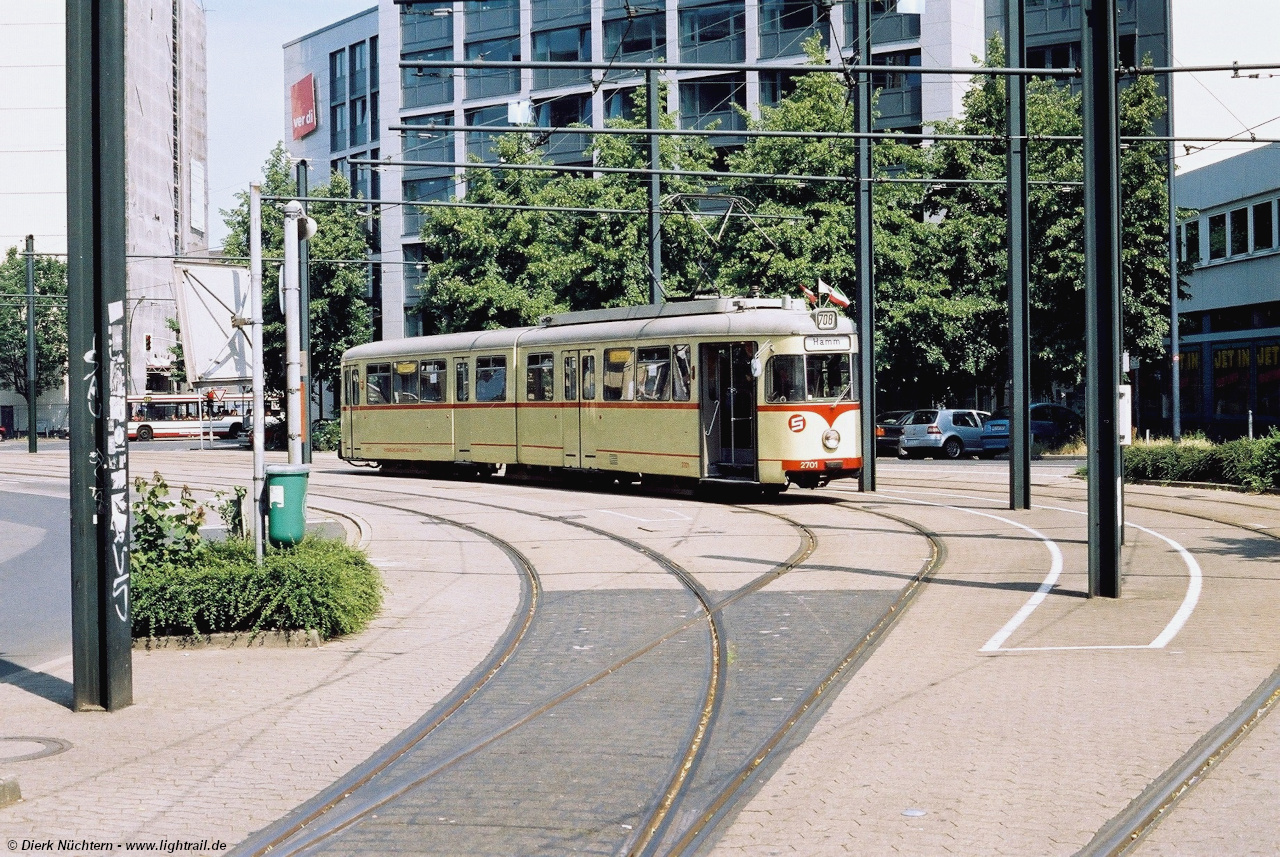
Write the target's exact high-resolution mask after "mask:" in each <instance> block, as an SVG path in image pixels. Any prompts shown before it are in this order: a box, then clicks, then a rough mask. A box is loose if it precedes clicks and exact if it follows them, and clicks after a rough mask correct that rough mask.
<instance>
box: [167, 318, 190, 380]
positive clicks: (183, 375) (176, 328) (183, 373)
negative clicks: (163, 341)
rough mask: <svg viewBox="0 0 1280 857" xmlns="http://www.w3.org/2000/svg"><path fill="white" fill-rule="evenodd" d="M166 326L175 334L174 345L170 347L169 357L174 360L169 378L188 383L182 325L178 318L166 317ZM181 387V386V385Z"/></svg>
mask: <svg viewBox="0 0 1280 857" xmlns="http://www.w3.org/2000/svg"><path fill="white" fill-rule="evenodd" d="M164 326H165V327H166V328H168V330H169V332H170V333H172V334H173V345H170V346H169V348H168V351H169V357H170V358H171V359H172V360H173V362H172V363H171V364H170V367H171V368H170V369H169V380H170V381H171V382H173V383H174V384H178V385H182V384H186V383H187V364H186V361H185V360H184V359H183V355H182V335H181V334H182V326H181V325H180V324H179V323H178V320H177V319H176V318H166V319H165V320H164ZM179 389H181V387H180V386H179Z"/></svg>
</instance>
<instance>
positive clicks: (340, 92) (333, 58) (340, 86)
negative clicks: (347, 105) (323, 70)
mask: <svg viewBox="0 0 1280 857" xmlns="http://www.w3.org/2000/svg"><path fill="white" fill-rule="evenodd" d="M346 100H347V51H346V48H343V49H342V50H339V51H334V52H333V53H331V54H329V102H330V103H337V102H339V101H346Z"/></svg>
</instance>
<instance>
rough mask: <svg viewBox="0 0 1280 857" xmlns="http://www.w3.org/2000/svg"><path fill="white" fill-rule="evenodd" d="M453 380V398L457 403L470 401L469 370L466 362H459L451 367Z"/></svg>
mask: <svg viewBox="0 0 1280 857" xmlns="http://www.w3.org/2000/svg"><path fill="white" fill-rule="evenodd" d="M453 370H454V374H455V376H456V377H455V378H454V385H453V390H454V398H455V400H456V401H459V402H469V401H471V370H470V369H469V368H468V367H467V361H465V360H459V361H458V362H457V363H455V364H454V366H453Z"/></svg>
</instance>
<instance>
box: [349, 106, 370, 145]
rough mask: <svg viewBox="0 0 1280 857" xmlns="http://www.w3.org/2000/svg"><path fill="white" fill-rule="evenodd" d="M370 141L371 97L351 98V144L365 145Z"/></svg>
mask: <svg viewBox="0 0 1280 857" xmlns="http://www.w3.org/2000/svg"><path fill="white" fill-rule="evenodd" d="M367 142H369V99H367V98H353V99H352V100H351V145H353V146H363V145H364V144H365V143H367Z"/></svg>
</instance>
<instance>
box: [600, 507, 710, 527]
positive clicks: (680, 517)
mask: <svg viewBox="0 0 1280 857" xmlns="http://www.w3.org/2000/svg"><path fill="white" fill-rule="evenodd" d="M599 511H601V512H604V513H605V514H606V515H617V516H618V517H619V518H627V519H629V520H632V521H640V522H642V523H645V524H657V523H661V522H663V521H692V520H693V518H690V517H689V516H688V515H685V514H683V513H681V512H677V511H676V510H675V509H659V510H658V511H660V512H670V513H671V514H672V515H675V517H674V518H639V517H636V516H635V515H628V514H626V513H625V512H615V511H613V510H612V509H600V510H599Z"/></svg>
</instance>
